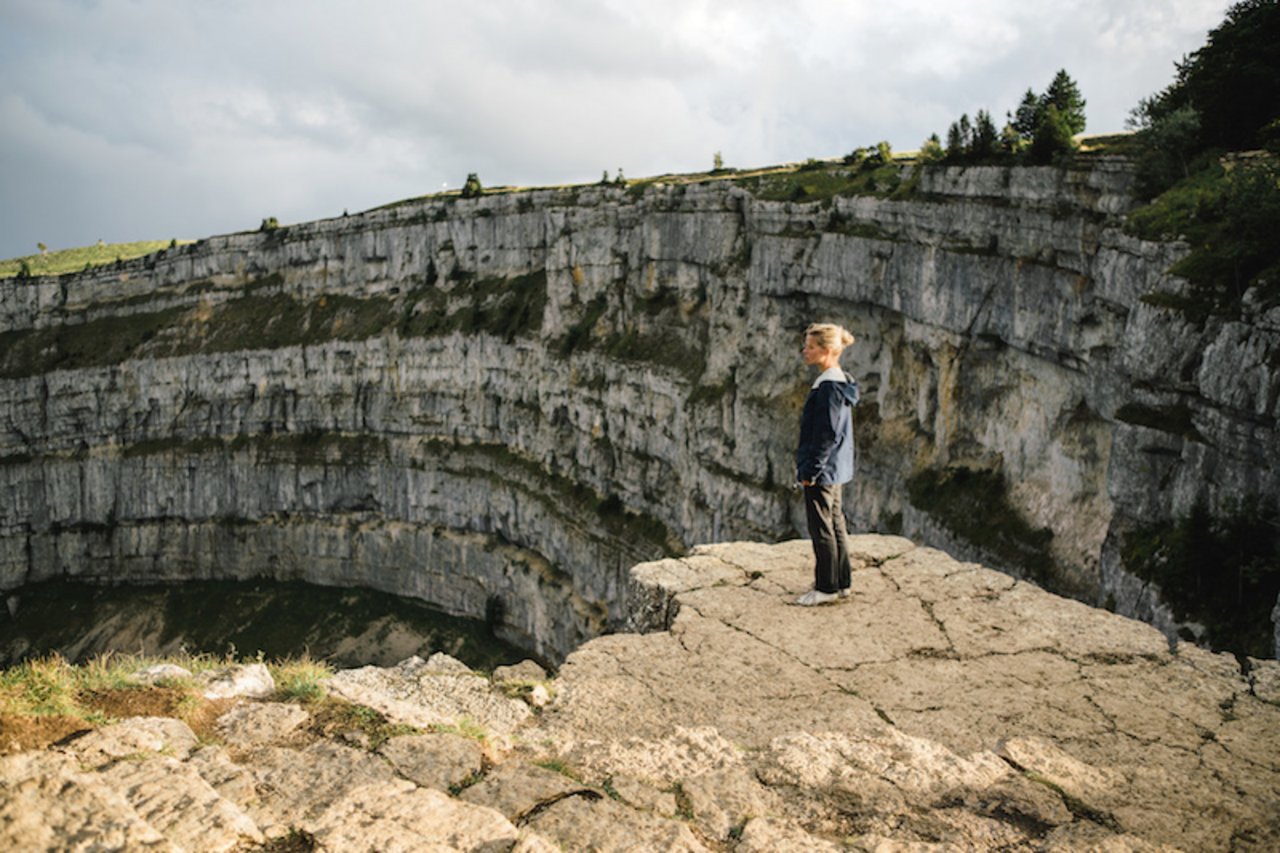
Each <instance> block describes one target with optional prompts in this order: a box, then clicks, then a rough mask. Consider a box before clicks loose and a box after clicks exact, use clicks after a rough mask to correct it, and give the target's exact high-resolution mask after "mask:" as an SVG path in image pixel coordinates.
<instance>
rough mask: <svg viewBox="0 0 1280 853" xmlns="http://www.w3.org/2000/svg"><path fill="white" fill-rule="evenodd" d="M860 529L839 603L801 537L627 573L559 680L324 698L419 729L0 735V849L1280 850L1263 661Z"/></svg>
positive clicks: (283, 727)
mask: <svg viewBox="0 0 1280 853" xmlns="http://www.w3.org/2000/svg"><path fill="white" fill-rule="evenodd" d="M853 542H854V548H855V551H856V553H857V554H858V558H859V563H860V568H859V570H858V571H857V572H856V574H855V576H854V585H853V594H852V596H851V597H850V598H848V599H846V600H844V601H842V602H840V603H838V604H834V605H829V606H824V607H818V608H811V609H805V608H800V607H796V606H793V605H792V604H791V602H792V601H793V599H794V598H795V596H796V595H797V594H799V593H800V592H802V591H803V590H804V589H805V588H807V586H808V584H809V581H810V569H809V559H810V553H809V550H808V543H807V542H803V541H797V542H789V543H784V544H780V545H771V546H766V545H758V544H749V543H735V544H722V545H715V546H707V547H701V548H698V549H695V550H694V551H693V552H692V553H691V554H690V556H688V557H685V558H682V559H678V560H677V559H671V560H662V561H660V562H655V563H647V564H642V565H640V566H637V567H636V568H635V569H633V571H632V584H631V588H630V589H629V590H628V602H627V606H628V608H629V610H630V613H631V617H632V622H633V626H634V627H635V628H636V629H637V630H638V631H647V632H648V633H634V634H615V635H611V636H606V637H601V638H598V639H595V640H593V641H591V642H588V643H587V644H585V645H584V646H582V647H581V648H580V649H578V650H577V651H576V652H575V653H574V654H572V655H571V656H570V657H569V659H568V660H567V661H566V662H565V664H564V666H563V667H562V668H561V670H560V672H559V674H558V675H557V677H555V678H554V679H551V680H544V679H543V678H542V677H541V673H540V672H539V671H537V670H536V668H534V667H533V666H532V665H531V664H524V665H521V666H520V667H514V668H507V669H502V670H498V671H496V672H495V673H494V675H493V677H492V678H485V677H482V676H480V675H478V674H476V673H473V672H471V671H470V670H467V669H466V667H464V666H462V665H461V664H459V663H458V662H456V661H454V660H452V659H449V658H446V657H444V656H442V655H437V656H433V657H432V658H431V659H429V660H426V661H423V660H421V659H416V658H415V659H411V660H408V661H405V662H404V663H402V664H400V665H399V666H396V667H392V668H375V667H367V668H364V669H358V670H346V671H343V672H340V673H338V674H337V675H336V676H334V677H333V678H332V679H331V680H330V681H329V682H328V689H329V691H330V693H332V694H335V695H338V696H341V697H343V698H346V699H348V700H350V701H353V702H356V703H359V704H361V705H364V706H368V707H370V708H373V709H376V710H378V711H380V712H381V713H383V714H385V715H386V717H387V718H389V719H390V720H392V721H394V722H399V723H403V724H406V725H405V728H404V731H406V732H415V733H406V734H401V735H399V736H396V737H391V738H390V739H387V740H385V741H382V742H380V743H373V742H371V741H370V740H368V739H367V738H366V737H364V736H362V735H360V734H359V733H358V732H355V731H344V730H341V729H338V730H334V731H331V732H328V733H327V734H323V735H322V734H317V733H316V732H317V729H316V727H315V726H309V725H308V720H309V717H310V715H311V714H312V711H311V710H309V706H307V705H297V704H288V703H280V702H274V701H268V700H258V699H249V698H242V699H239V700H237V701H235V702H234V703H232V704H230V706H229V708H228V710H227V711H226V712H225V713H224V714H223V716H222V717H221V718H220V719H219V720H218V723H217V727H216V731H217V736H216V737H206V738H204V739H199V738H197V736H196V735H195V734H194V733H193V732H192V731H191V730H190V729H189V728H187V726H186V725H185V724H183V723H181V722H179V721H177V720H173V719H165V718H155V717H150V718H131V719H126V720H123V721H121V722H117V723H114V724H111V725H106V726H103V727H101V728H99V729H97V730H95V731H93V732H91V733H88V734H85V735H83V736H80V737H77V738H74V739H69V740H65V741H63V742H61V743H60V744H59V745H55V746H54V747H51V748H49V749H46V750H40V751H28V752H23V753H19V754H15V755H10V756H8V757H6V758H4V759H0V841H2V842H3V844H4V846H5V847H6V848H9V849H21V850H46V849H48V850H54V849H57V850H64V849H74V850H90V849H92V850H179V849H186V850H248V849H256V848H258V847H260V846H262V847H266V848H267V849H277V850H285V849H288V850H293V849H299V850H302V849H324V850H333V851H355V850H370V851H373V850H378V851H389V850H432V851H444V850H484V851H508V850H518V851H525V853H528V852H529V851H541V850H557V849H563V850H574V851H576V850H664V851H665V850H684V851H702V850H712V851H719V850H735V851H742V853H746V851H788V850H795V851H821V850H837V849H862V850H928V849H972V850H987V849H1002V850H1023V849H1026V850H1032V849H1034V850H1042V849H1050V850H1055V849H1058V850H1080V849H1095V850H1167V849H1184V850H1225V849H1258V850H1263V849H1277V848H1280V663H1277V662H1275V661H1253V660H1251V661H1249V665H1248V666H1247V667H1246V668H1245V669H1246V670H1247V672H1242V669H1241V667H1240V666H1239V665H1238V664H1237V662H1236V660H1235V659H1234V658H1232V657H1231V656H1229V655H1213V654H1210V653H1208V652H1205V651H1202V650H1199V649H1197V648H1195V647H1192V646H1188V645H1179V646H1177V647H1176V648H1175V649H1173V650H1170V648H1169V646H1168V644H1167V642H1166V640H1165V638H1164V637H1163V635H1161V634H1160V633H1159V632H1158V631H1156V630H1155V629H1154V628H1151V627H1149V626H1147V625H1145V624H1143V623H1140V622H1136V621H1132V620H1129V619H1125V618H1123V617H1119V616H1115V615H1113V614H1110V613H1107V612H1104V611H1100V610H1095V609H1091V608H1089V607H1086V606H1084V605H1082V604H1079V603H1076V602H1074V601H1070V600H1066V599H1063V598H1059V597H1056V596H1053V595H1050V594H1048V593H1045V592H1043V591H1041V590H1040V589H1038V588H1036V587H1034V586H1031V585H1029V584H1026V583H1023V582H1019V581H1016V580H1014V579H1012V578H1010V577H1009V576H1007V575H1004V574H1001V573H998V572H994V571H990V570H987V569H984V568H982V567H980V566H976V565H972V564H967V563H960V562H957V561H955V560H953V559H951V558H950V557H948V556H947V555H945V554H943V553H941V552H939V551H936V550H932V549H929V548H922V547H916V546H915V545H913V544H912V543H911V542H909V541H907V540H905V539H900V538H892V537H881V536H861V537H855V538H854V540H853ZM232 692H234V691H232ZM513 696H518V697H519V698H513ZM410 726H411V727H413V728H412V729H410V728H409V727H410ZM422 732H426V733H422Z"/></svg>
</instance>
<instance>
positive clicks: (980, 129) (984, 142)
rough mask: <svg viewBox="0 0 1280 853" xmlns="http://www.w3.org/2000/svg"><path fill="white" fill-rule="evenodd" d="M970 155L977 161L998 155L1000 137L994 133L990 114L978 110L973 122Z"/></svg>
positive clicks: (994, 128)
mask: <svg viewBox="0 0 1280 853" xmlns="http://www.w3.org/2000/svg"><path fill="white" fill-rule="evenodd" d="M970 153H971V154H972V155H973V156H974V157H975V158H976V159H979V160H982V159H987V158H990V157H994V156H996V155H997V154H999V153H1000V137H999V135H998V134H997V133H996V125H995V122H993V121H992V120H991V113H989V112H987V111H986V110H978V116H977V118H976V119H975V120H974V127H973V142H972V144H971V146H970Z"/></svg>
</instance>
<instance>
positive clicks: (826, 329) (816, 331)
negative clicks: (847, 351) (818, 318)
mask: <svg viewBox="0 0 1280 853" xmlns="http://www.w3.org/2000/svg"><path fill="white" fill-rule="evenodd" d="M804 336H805V337H806V338H808V337H814V338H817V339H818V346H820V347H822V348H823V349H825V350H831V351H833V352H836V353H839V352H840V351H841V350H843V349H844V348H845V347H847V346H849V345H850V344H852V343H853V335H851V334H849V330H848V329H846V328H845V327H844V326H837V325H836V324H835V323H810V324H809V328H807V329H805V330H804Z"/></svg>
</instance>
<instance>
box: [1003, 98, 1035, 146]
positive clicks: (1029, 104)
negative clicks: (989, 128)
mask: <svg viewBox="0 0 1280 853" xmlns="http://www.w3.org/2000/svg"><path fill="white" fill-rule="evenodd" d="M1040 110H1041V104H1040V96H1039V95H1037V94H1036V93H1035V92H1033V91H1032V90H1031V89H1027V93H1026V94H1025V95H1023V96H1022V103H1020V104H1018V111H1017V112H1015V113H1014V114H1013V116H1012V117H1011V120H1010V122H1009V124H1011V125H1012V126H1013V129H1014V130H1016V131H1017V132H1018V133H1019V135H1021V136H1022V138H1024V139H1030V138H1031V137H1032V136H1034V135H1035V132H1036V128H1037V127H1038V126H1039V125H1040Z"/></svg>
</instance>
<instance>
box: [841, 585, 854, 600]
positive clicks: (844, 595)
mask: <svg viewBox="0 0 1280 853" xmlns="http://www.w3.org/2000/svg"><path fill="white" fill-rule="evenodd" d="M852 592H853V590H851V589H849V587H847V586H846V587H845V588H844V589H842V590H840V592H839V595H840V597H841V598H848V597H849V595H850V594H851V593H852Z"/></svg>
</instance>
